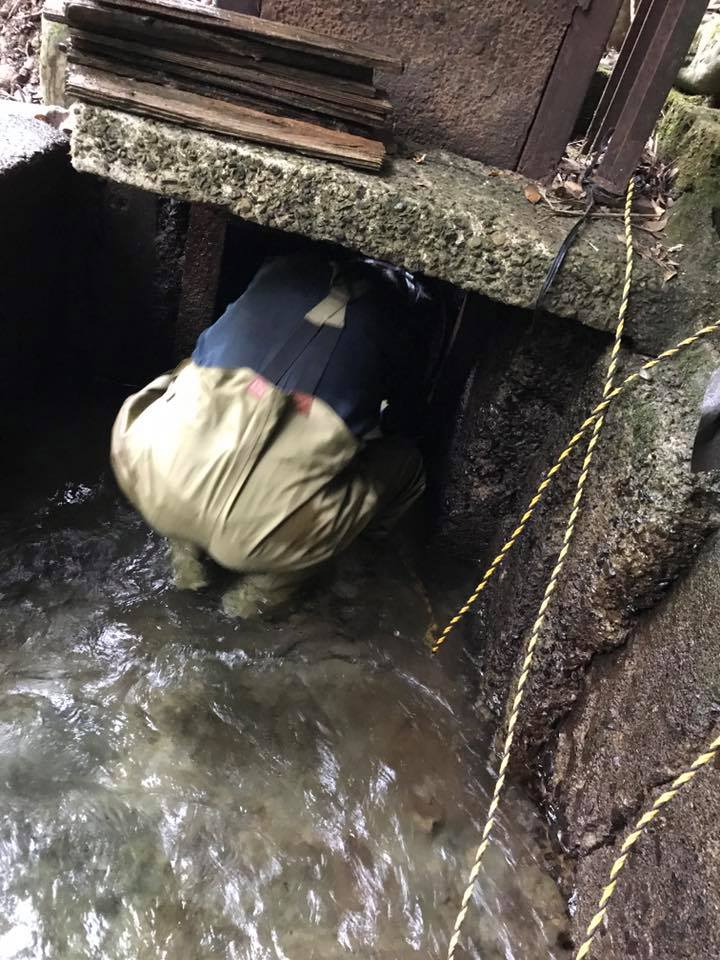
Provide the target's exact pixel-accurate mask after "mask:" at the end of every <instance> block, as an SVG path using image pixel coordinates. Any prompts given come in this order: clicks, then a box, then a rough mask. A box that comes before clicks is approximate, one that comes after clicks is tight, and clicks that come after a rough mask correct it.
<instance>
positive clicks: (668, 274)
mask: <svg viewBox="0 0 720 960" xmlns="http://www.w3.org/2000/svg"><path fill="white" fill-rule="evenodd" d="M677 273H678V272H677V270H667V271H666V272H665V275H664V276H663V283H667V282H668V281H669V280H672V278H673V277H676V276H677Z"/></svg>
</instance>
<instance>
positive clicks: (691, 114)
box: [657, 91, 720, 257]
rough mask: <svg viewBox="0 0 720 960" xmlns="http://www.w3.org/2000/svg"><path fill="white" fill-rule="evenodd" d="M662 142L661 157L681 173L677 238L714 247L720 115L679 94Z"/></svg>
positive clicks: (663, 123) (665, 118) (663, 125)
mask: <svg viewBox="0 0 720 960" xmlns="http://www.w3.org/2000/svg"><path fill="white" fill-rule="evenodd" d="M657 138H658V145H659V149H660V152H661V155H662V156H663V157H664V158H666V159H667V160H669V161H671V162H673V163H674V164H675V166H676V167H677V171H678V172H677V178H676V183H675V185H676V188H677V190H678V191H680V193H681V196H680V198H679V201H678V203H677V204H676V206H675V208H674V210H673V216H672V220H671V233H672V236H673V238H675V239H677V240H678V241H681V242H692V243H695V244H697V242H698V240H700V241H707V242H708V243H709V244H710V247H712V245H713V236H712V231H713V228H712V224H711V220H710V211H711V210H712V208H713V207H716V206H720V111H718V110H714V109H711V108H710V107H707V106H705V104H704V102H703V100H702V98H701V97H686V96H684V95H683V94H681V93H677V92H676V91H673V93H672V94H671V95H670V97H669V98H668V101H667V104H666V107H665V110H664V112H663V115H662V117H661V119H660V122H659V124H658V128H657ZM713 253H714V257H717V251H713Z"/></svg>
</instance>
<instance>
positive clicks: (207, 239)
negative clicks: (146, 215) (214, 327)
mask: <svg viewBox="0 0 720 960" xmlns="http://www.w3.org/2000/svg"><path fill="white" fill-rule="evenodd" d="M226 225H227V214H226V213H225V212H224V211H223V210H220V209H218V208H216V207H212V206H210V205H207V204H202V203H194V204H192V206H191V207H190V223H189V225H188V231H187V240H186V241H185V258H184V263H183V275H182V290H181V294H180V308H179V310H178V318H177V324H176V326H175V350H174V352H175V359H176V360H181V359H183V358H184V357H187V356H189V355H190V354H191V353H192V350H193V348H194V346H195V341H196V340H197V338H198V336H199V335H200V334H201V333H202V331H203V330H204V329H205V328H206V327H208V326H210V324H211V323H212V322H213V320H215V307H216V303H215V301H216V299H217V293H218V283H219V280H220V267H221V265H222V257H223V250H224V248H225V228H226Z"/></svg>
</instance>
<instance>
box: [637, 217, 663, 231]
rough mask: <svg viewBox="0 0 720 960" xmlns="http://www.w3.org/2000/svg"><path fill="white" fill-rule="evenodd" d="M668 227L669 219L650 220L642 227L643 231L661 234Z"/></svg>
mask: <svg viewBox="0 0 720 960" xmlns="http://www.w3.org/2000/svg"><path fill="white" fill-rule="evenodd" d="M666 226H667V217H661V218H660V219H659V220H648V222H647V223H643V224H642V226H641V227H640V229H641V230H649V231H650V233H660V232H661V231H662V230H664V229H665V227H666Z"/></svg>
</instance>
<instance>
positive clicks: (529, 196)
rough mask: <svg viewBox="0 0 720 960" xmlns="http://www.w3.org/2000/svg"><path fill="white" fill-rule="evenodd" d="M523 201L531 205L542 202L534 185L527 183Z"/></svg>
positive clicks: (540, 195)
mask: <svg viewBox="0 0 720 960" xmlns="http://www.w3.org/2000/svg"><path fill="white" fill-rule="evenodd" d="M525 199H526V200H529V201H530V203H532V204H535V203H540V201H541V200H542V194H541V193H540V191H539V190H538V188H537V187H536V186H535V184H534V183H529V184H528V185H527V186H526V187H525Z"/></svg>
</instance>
